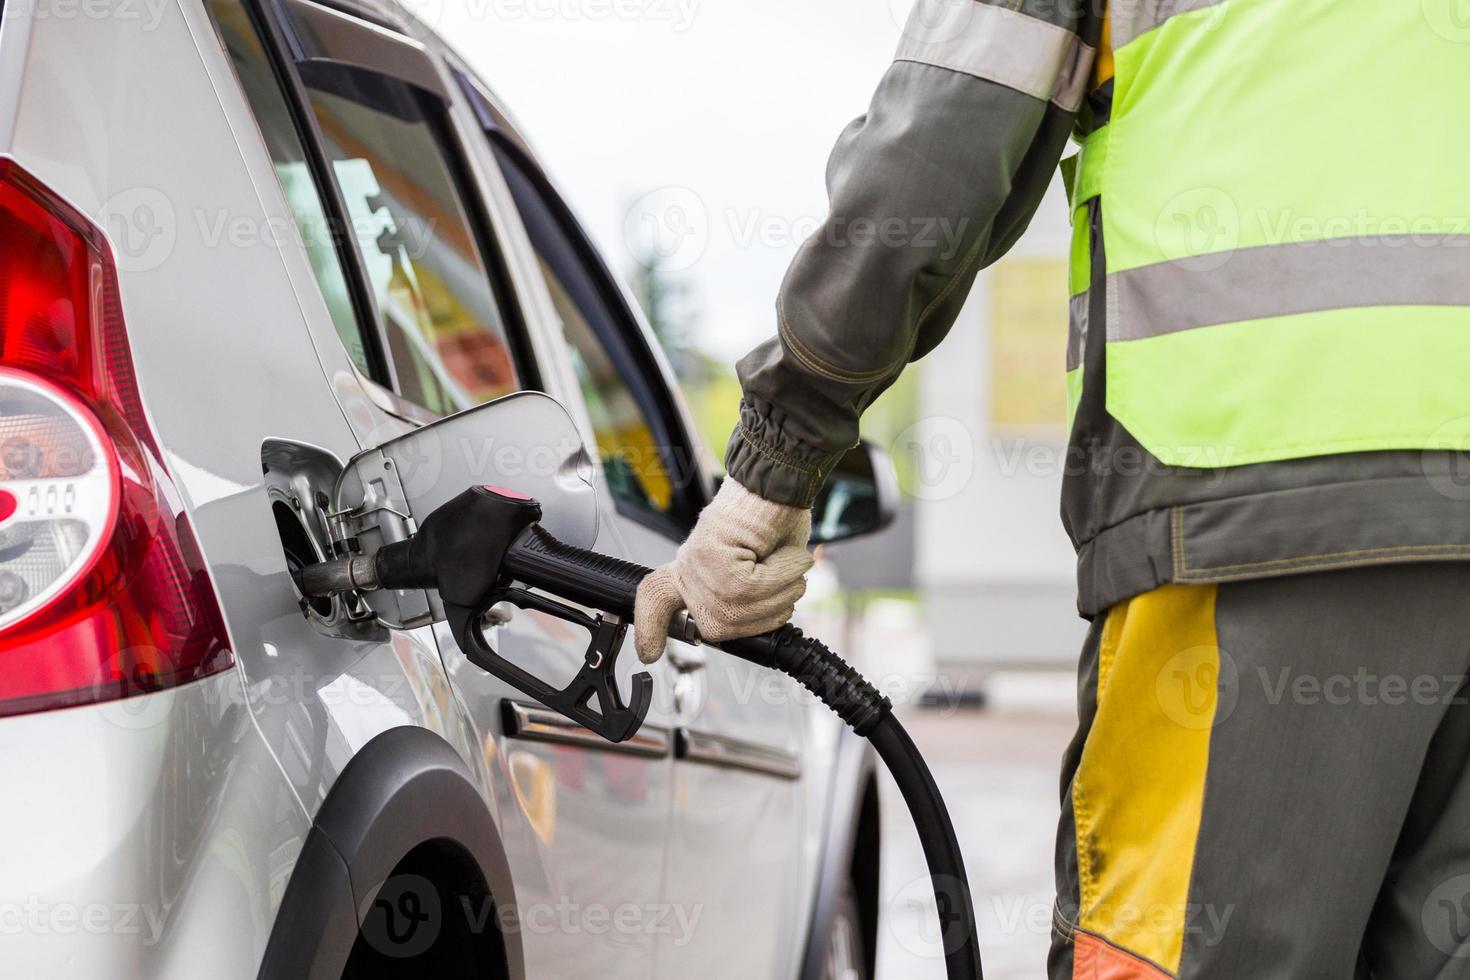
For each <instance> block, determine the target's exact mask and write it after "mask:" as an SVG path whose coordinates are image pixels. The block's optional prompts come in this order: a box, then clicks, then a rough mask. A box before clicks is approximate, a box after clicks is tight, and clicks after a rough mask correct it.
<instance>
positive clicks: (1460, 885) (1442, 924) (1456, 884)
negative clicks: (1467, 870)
mask: <svg viewBox="0 0 1470 980" xmlns="http://www.w3.org/2000/svg"><path fill="white" fill-rule="evenodd" d="M1419 923H1420V925H1421V926H1423V928H1424V937H1425V938H1426V939H1428V940H1429V942H1430V943H1431V944H1432V945H1433V946H1434V948H1435V949H1437V950H1439V951H1440V952H1441V953H1444V954H1445V955H1446V956H1453V957H1455V958H1456V959H1464V958H1467V957H1470V874H1461V875H1455V876H1454V877H1451V878H1447V879H1445V880H1444V881H1442V882H1440V883H1439V885H1437V886H1436V887H1435V888H1434V890H1433V891H1431V892H1430V893H1429V897H1428V898H1426V899H1425V900H1424V907H1423V908H1422V909H1421V910H1420V913H1419Z"/></svg>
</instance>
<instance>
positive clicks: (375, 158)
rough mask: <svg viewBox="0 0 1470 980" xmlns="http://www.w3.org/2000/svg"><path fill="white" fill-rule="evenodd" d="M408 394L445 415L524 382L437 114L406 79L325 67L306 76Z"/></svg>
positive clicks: (403, 388) (390, 348) (401, 382)
mask: <svg viewBox="0 0 1470 980" xmlns="http://www.w3.org/2000/svg"><path fill="white" fill-rule="evenodd" d="M303 80H304V81H305V82H306V83H307V88H308V94H309V96H310V98H311V106H312V111H313V113H314V114H315V116H316V119H317V123H318V125H319V127H320V129H321V132H322V136H323V141H324V143H325V146H326V150H327V154H328V156H329V158H330V159H331V161H332V169H333V172H334V173H335V175H336V177H337V181H338V184H339V185H340V187H341V189H342V196H343V197H344V198H345V200H346V202H347V209H348V212H349V218H350V220H351V222H352V227H353V233H354V235H355V236H356V238H357V242H358V249H359V252H360V253H361V255H362V259H363V264H364V266H365V268H366V271H367V274H368V278H369V280H370V281H371V283H372V288H373V292H374V295H375V297H376V300H377V306H378V311H379V315H380V316H381V317H382V318H383V327H384V333H385V335H386V339H387V347H388V352H389V356H390V357H391V358H392V360H393V363H394V365H395V368H396V370H397V374H398V391H399V394H401V395H402V396H403V397H404V398H406V399H408V400H409V401H411V402H414V403H416V404H418V405H421V406H423V407H424V408H426V409H428V410H429V411H431V412H436V413H438V414H441V415H447V414H450V413H452V412H456V411H459V410H460V409H462V408H466V407H469V406H471V405H475V404H478V403H480V402H483V401H488V400H490V399H492V398H498V397H500V396H502V395H506V394H509V393H511V392H513V391H516V390H517V389H518V388H519V387H520V385H519V379H518V378H517V376H516V370H515V366H514V362H513V360H512V354H511V348H510V343H509V337H508V333H507V328H506V323H505V317H504V313H503V307H502V305H501V302H500V298H499V297H498V296H497V295H496V292H495V290H494V289H493V288H492V285H491V283H492V279H491V276H490V270H489V268H488V267H487V264H486V262H485V258H484V256H483V255H482V254H481V251H480V246H479V244H478V242H477V241H476V237H475V234H474V231H473V230H472V226H471V224H470V220H469V217H468V215H467V213H466V210H465V207H464V204H463V201H462V200H461V197H460V194H459V190H458V188H457V186H456V183H455V179H454V176H453V171H452V170H451V167H450V164H449V161H448V160H447V159H446V157H445V153H444V149H443V146H442V144H441V142H440V136H439V133H438V131H437V123H436V122H435V121H434V119H433V118H432V116H431V115H430V114H429V113H428V112H426V111H425V109H424V106H423V103H422V102H421V101H420V99H421V98H422V97H421V96H419V95H418V94H417V93H416V91H415V90H414V89H413V88H412V87H410V86H409V85H407V84H405V83H403V82H400V81H398V80H396V79H392V78H388V77H386V76H378V75H368V74H366V73H362V72H355V71H352V70H349V69H345V68H342V69H338V68H331V67H329V68H327V69H325V70H322V69H321V68H320V66H317V69H316V70H313V71H312V72H311V74H310V75H305V76H304V79H303Z"/></svg>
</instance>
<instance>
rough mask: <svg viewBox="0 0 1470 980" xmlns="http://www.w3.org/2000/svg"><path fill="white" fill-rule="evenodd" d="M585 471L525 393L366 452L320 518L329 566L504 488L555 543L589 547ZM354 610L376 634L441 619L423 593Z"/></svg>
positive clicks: (545, 401) (593, 507)
mask: <svg viewBox="0 0 1470 980" xmlns="http://www.w3.org/2000/svg"><path fill="white" fill-rule="evenodd" d="M592 477H593V474H592V461H591V459H590V458H589V457H588V455H587V451H586V449H585V447H584V446H583V444H582V439H581V436H579V435H578V434H577V428H576V425H575V424H574V423H573V422H572V419H571V416H570V415H568V414H567V410H566V409H565V408H563V407H562V406H561V403H559V402H558V401H556V399H554V398H552V397H550V396H549V395H543V394H541V393H540V392H534V391H526V392H519V393H517V394H514V395H509V396H507V397H505V398H500V399H497V400H496V401H493V402H487V403H486V404H484V405H480V406H478V407H476V408H472V409H469V410H467V411H464V412H460V413H459V414H458V415H451V416H449V417H448V418H444V419H440V420H439V421H437V422H434V423H432V424H429V425H425V426H422V427H421V428H418V429H415V430H413V431H412V432H408V433H405V434H404V435H401V436H398V437H396V438H393V439H390V440H389V441H387V442H385V443H383V444H382V445H380V446H376V447H374V448H372V449H368V450H366V451H364V452H362V453H359V454H358V455H357V456H354V457H353V458H352V460H351V461H350V462H349V463H348V464H347V467H346V468H345V469H344V470H343V472H342V475H341V477H340V478H339V479H338V481H337V486H336V489H335V491H334V492H333V495H332V503H333V508H332V511H331V513H330V514H329V518H330V520H331V522H332V525H333V538H334V540H335V547H336V550H337V551H338V557H344V556H346V555H349V554H369V555H370V554H373V553H375V552H377V551H378V549H379V548H381V547H383V546H384V545H388V544H392V543H394V542H396V541H403V540H406V539H408V538H409V537H411V536H412V535H413V534H414V533H415V532H416V531H417V530H418V528H419V525H420V524H421V523H422V522H423V520H424V518H426V517H428V516H429V515H430V514H432V513H433V512H434V511H435V510H437V509H438V508H439V507H440V506H441V505H443V504H445V503H447V502H448V501H449V500H450V499H451V498H453V497H456V496H458V495H459V494H461V493H463V492H464V491H465V490H466V489H468V488H470V487H473V486H484V485H487V484H490V485H495V486H502V487H508V488H510V489H512V490H515V491H518V492H520V493H523V494H526V495H527V496H530V497H534V498H535V499H536V500H538V501H539V502H540V503H541V508H542V514H541V519H540V523H541V524H542V526H543V527H545V528H546V529H547V530H548V531H550V532H551V533H552V534H554V535H555V536H556V537H557V538H558V539H559V540H561V541H565V542H567V543H569V544H573V545H576V546H577V547H583V548H589V547H591V546H592V544H593V543H594V542H595V541H596V539H597V502H596V498H595V495H594V491H593V486H592ZM362 598H363V601H364V602H365V603H366V604H367V606H368V607H369V608H370V609H371V610H372V611H373V613H374V614H375V615H376V616H377V617H378V619H379V620H381V621H382V622H383V623H384V624H385V625H387V626H391V627H396V628H409V627H414V626H423V625H426V624H428V623H431V622H435V621H439V620H442V619H444V610H443V609H442V607H441V606H440V604H439V601H438V599H437V598H436V597H434V596H433V595H432V594H431V593H429V592H425V591H422V590H406V591H400V590H390V589H382V590H379V591H373V592H364V593H363V594H362Z"/></svg>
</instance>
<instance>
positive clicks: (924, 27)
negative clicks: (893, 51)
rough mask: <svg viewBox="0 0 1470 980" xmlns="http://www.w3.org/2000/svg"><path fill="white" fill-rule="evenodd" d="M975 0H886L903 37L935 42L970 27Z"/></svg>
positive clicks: (963, 31)
mask: <svg viewBox="0 0 1470 980" xmlns="http://www.w3.org/2000/svg"><path fill="white" fill-rule="evenodd" d="M978 9H979V4H977V3H975V0H917V2H913V0H888V12H889V14H890V15H891V16H892V17H893V22H894V23H895V24H897V25H898V28H899V30H900V31H902V32H903V36H904V39H905V40H909V41H917V42H919V43H921V44H939V43H940V42H942V41H950V40H953V39H954V38H957V37H959V36H960V35H962V34H964V33H965V32H966V31H968V30H970V29H971V26H970V25H971V23H972V22H973V21H974V20H975V17H976V11H977V10H978Z"/></svg>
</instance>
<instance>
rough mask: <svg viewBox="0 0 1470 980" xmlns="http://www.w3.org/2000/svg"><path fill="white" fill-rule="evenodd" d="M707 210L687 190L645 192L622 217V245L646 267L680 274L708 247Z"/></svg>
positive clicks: (674, 188) (702, 201)
mask: <svg viewBox="0 0 1470 980" xmlns="http://www.w3.org/2000/svg"><path fill="white" fill-rule="evenodd" d="M709 238H710V220H709V209H708V208H706V207H705V206H704V200H703V199H702V198H701V197H700V196H699V195H698V194H696V193H694V192H693V191H692V190H690V189H689V188H687V187H662V188H659V189H658V190H655V191H649V192H648V193H647V194H644V195H643V196H642V197H640V198H638V200H636V201H634V202H633V204H632V205H631V206H630V207H629V208H628V212H627V214H626V215H625V216H624V218H623V245H624V247H625V248H626V249H627V250H628V254H629V255H631V256H632V257H633V258H634V259H635V260H636V261H638V262H639V263H640V264H642V265H643V266H644V267H646V268H650V269H651V268H655V267H656V268H659V269H662V270H663V271H665V272H682V271H684V270H686V269H689V268H692V267H693V266H694V264H695V263H696V262H698V261H699V260H700V259H701V258H703V257H704V252H705V249H707V248H708V247H709Z"/></svg>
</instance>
